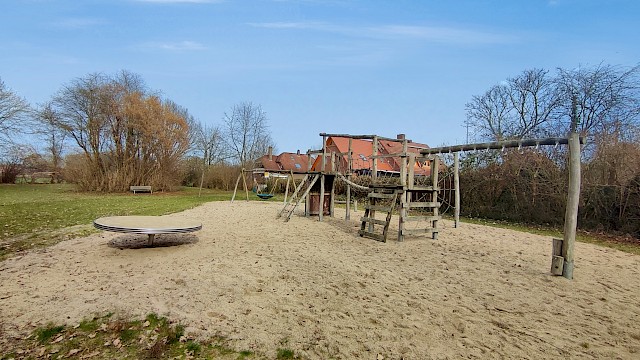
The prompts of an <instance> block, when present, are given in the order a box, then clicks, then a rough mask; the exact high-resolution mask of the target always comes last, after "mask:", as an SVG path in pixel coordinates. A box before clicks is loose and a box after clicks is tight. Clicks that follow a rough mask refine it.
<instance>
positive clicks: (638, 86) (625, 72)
mask: <svg viewBox="0 0 640 360" xmlns="http://www.w3.org/2000/svg"><path fill="white" fill-rule="evenodd" d="M558 72H559V75H558V79H557V87H558V90H559V92H560V94H561V95H562V101H563V103H562V105H563V106H562V113H561V118H560V120H561V125H560V126H561V127H562V128H563V129H565V130H566V129H568V127H569V125H570V121H568V120H569V119H571V111H572V102H574V101H575V102H576V103H577V111H578V114H577V115H578V118H579V119H580V124H578V131H579V132H580V133H582V134H583V135H588V134H589V133H591V134H592V135H594V134H600V135H606V134H612V133H620V130H621V128H625V127H627V126H630V125H634V124H635V125H637V124H638V115H639V114H640V79H639V78H638V76H639V75H640V66H635V67H633V68H630V69H623V68H619V67H615V66H612V65H603V64H600V65H598V66H595V67H592V68H588V67H580V68H577V69H574V70H565V69H558ZM624 130H626V129H623V132H624Z"/></svg>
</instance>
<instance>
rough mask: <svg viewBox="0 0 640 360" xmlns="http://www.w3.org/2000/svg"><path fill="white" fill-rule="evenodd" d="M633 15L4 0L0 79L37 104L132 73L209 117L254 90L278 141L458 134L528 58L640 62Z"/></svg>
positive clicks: (434, 138) (563, 0)
mask: <svg viewBox="0 0 640 360" xmlns="http://www.w3.org/2000/svg"><path fill="white" fill-rule="evenodd" d="M639 19H640V1H637V0H609V1H605V0H599V1H597V0H503V1H497V0H461V1H456V0H450V1H444V0H437V1H436V0H423V1H418V0H414V1H409V0H396V1H391V0H389V1H378V0H242V1H240V0H235V1H234V0H209V1H207V0H110V1H109V0H64V1H63V0H60V1H56V0H22V1H21V0H3V1H2V2H1V3H0V78H2V80H3V81H4V82H5V85H6V86H8V87H9V88H11V89H12V90H13V91H15V92H16V93H18V94H19V95H20V96H22V97H24V98H26V99H27V100H28V101H29V102H31V103H34V104H36V103H42V102H45V101H47V100H48V99H50V97H51V96H52V95H53V94H54V93H55V92H56V91H57V90H58V89H60V87H61V86H62V85H63V84H65V83H68V82H69V81H71V80H72V79H74V78H77V77H82V76H85V75H87V74H89V73H94V72H102V73H105V74H115V73H116V72H118V71H120V70H122V69H125V70H129V71H131V72H134V73H137V74H139V75H141V76H142V77H143V79H144V80H145V81H146V83H147V85H148V86H149V87H150V88H152V89H155V90H159V91H161V92H162V94H163V96H165V97H167V98H169V99H171V100H173V101H175V102H176V103H178V104H180V105H182V106H184V107H186V108H188V109H189V111H190V112H191V114H193V116H194V117H195V118H197V119H198V120H199V121H201V122H203V123H208V124H219V123H221V119H222V116H223V114H224V112H225V111H229V110H230V109H231V107H232V106H233V105H234V104H238V103H240V102H243V101H251V102H253V103H254V104H260V105H261V106H262V108H263V110H264V111H265V112H266V113H267V116H268V118H269V124H270V127H271V132H272V137H273V139H274V140H275V142H276V144H277V149H278V150H279V151H295V150H297V149H300V150H302V151H305V150H306V149H308V148H317V147H319V146H320V144H321V140H320V137H319V136H318V134H319V133H320V132H330V133H351V134H378V135H382V136H389V137H394V136H395V135H396V134H398V133H406V134H407V137H408V138H410V139H412V140H414V141H418V142H423V143H427V144H429V145H431V146H438V145H444V144H447V145H452V144H459V143H465V142H466V130H465V127H464V121H465V112H464V106H465V104H466V103H467V102H469V101H470V99H471V97H472V96H473V95H479V94H481V93H483V92H484V91H486V90H487V89H488V88H489V87H491V86H492V85H494V84H497V83H499V82H500V81H502V80H504V79H506V78H508V77H512V76H515V75H518V74H519V73H520V72H522V71H523V70H525V69H528V68H533V67H536V68H545V69H549V70H554V69H556V68H558V67H562V68H567V69H571V68H575V67H577V66H581V65H582V66H585V65H586V66H589V65H597V64H599V63H606V64H612V65H621V66H634V65H638V64H639V63H640V41H639V40H638V36H639V35H640V20H639Z"/></svg>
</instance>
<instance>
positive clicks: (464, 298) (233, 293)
mask: <svg viewBox="0 0 640 360" xmlns="http://www.w3.org/2000/svg"><path fill="white" fill-rule="evenodd" d="M280 208H281V206H280V205H279V204H274V203H265V202H244V201H236V202H235V203H233V204H232V203H229V202H213V203H208V204H205V205H203V206H201V207H198V208H196V209H193V210H189V211H185V212H182V213H178V214H174V215H171V216H169V217H171V218H181V219H197V220H200V221H202V222H203V224H204V227H203V229H202V230H201V231H199V232H197V233H194V234H189V235H171V236H158V237H157V238H156V243H157V244H159V245H161V246H158V247H154V248H143V247H141V246H142V245H143V244H144V243H145V242H146V237H145V236H133V235H125V234H117V233H105V232H103V233H100V234H95V235H92V236H89V237H86V238H79V239H74V240H70V241H65V242H62V243H60V244H58V245H56V246H53V247H51V248H48V249H45V250H39V251H33V252H30V253H28V254H25V255H23V256H19V257H15V258H12V259H9V260H6V261H4V262H2V263H0V319H2V322H4V327H5V329H4V330H5V335H7V334H18V333H19V332H24V331H27V330H28V329H30V328H31V327H32V326H34V325H37V324H44V323H46V322H49V321H54V322H63V323H77V322H78V321H80V320H81V319H83V318H86V317H89V316H91V315H94V314H104V313H106V312H109V311H113V312H116V313H117V314H119V315H121V316H139V317H142V316H144V315H145V314H147V313H150V312H156V313H158V314H162V315H166V316H168V317H170V318H171V319H172V320H175V321H180V322H181V323H183V324H185V325H186V326H187V332H188V334H190V335H191V336H194V337H206V336H210V335H223V336H226V337H228V338H230V339H232V342H233V345H235V346H236V347H237V349H238V350H254V351H257V353H258V354H260V355H261V356H263V357H267V358H274V357H275V352H276V350H277V349H278V348H289V349H292V350H294V351H295V352H296V353H297V354H299V355H302V356H303V357H305V358H312V359H324V358H331V357H333V358H339V359H352V358H363V359H376V358H379V357H380V355H382V356H384V358H385V359H400V358H404V359H430V358H433V359H457V358H522V359H525V358H531V359H547V358H607V359H615V358H620V359H639V358H640V256H635V255H630V254H626V253H622V252H619V251H616V250H611V249H607V248H601V247H597V246H593V245H588V244H582V243H578V244H576V267H575V279H574V280H573V281H569V280H566V279H564V278H562V277H553V276H550V274H549V268H550V263H551V256H550V255H551V238H549V237H543V236H537V235H531V234H525V233H519V232H515V231H510V230H503V229H496V228H489V227H484V226H478V225H470V224H462V226H461V227H460V228H453V226H452V224H451V223H450V222H446V221H445V222H443V223H444V224H443V228H442V230H441V232H440V236H439V239H438V240H436V241H434V240H431V239H430V238H415V237H414V238H408V239H407V240H406V241H405V242H403V243H398V242H396V241H390V242H388V243H379V242H376V241H373V240H370V239H364V238H360V237H357V236H356V235H355V231H356V229H357V228H358V227H359V224H358V223H357V222H356V221H355V220H354V221H352V222H350V223H347V222H345V221H344V220H341V219H340V218H336V219H328V220H327V221H325V222H318V221H317V219H316V220H315V221H314V220H312V219H310V218H304V217H299V216H295V215H294V217H293V218H292V219H291V221H290V222H289V223H284V222H283V221H282V220H281V219H279V220H276V219H275V217H276V214H277V213H278V211H279V210H280ZM338 215H341V214H338ZM358 215H361V213H359V214H357V215H354V216H353V218H354V219H357V218H359V216H358ZM393 237H394V236H393V235H392V236H391V238H393Z"/></svg>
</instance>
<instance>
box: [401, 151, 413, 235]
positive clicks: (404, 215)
mask: <svg viewBox="0 0 640 360" xmlns="http://www.w3.org/2000/svg"><path fill="white" fill-rule="evenodd" d="M407 152H408V144H407V140H406V139H405V140H404V141H403V142H402V156H400V185H401V186H402V193H401V194H400V216H399V218H400V219H399V220H398V241H404V235H403V234H402V231H403V230H404V223H405V221H406V218H407V196H410V195H409V194H411V193H410V192H409V191H407V162H408V161H409V158H408V157H407Z"/></svg>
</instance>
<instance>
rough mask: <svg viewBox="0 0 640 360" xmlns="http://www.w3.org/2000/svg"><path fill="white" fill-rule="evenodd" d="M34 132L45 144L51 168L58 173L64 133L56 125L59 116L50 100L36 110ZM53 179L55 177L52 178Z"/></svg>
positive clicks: (60, 165)
mask: <svg viewBox="0 0 640 360" xmlns="http://www.w3.org/2000/svg"><path fill="white" fill-rule="evenodd" d="M36 121H37V122H38V124H39V126H37V127H36V129H37V130H36V134H37V135H38V136H39V137H40V138H42V139H43V140H44V142H45V144H46V150H47V151H48V152H49V155H50V156H51V170H52V171H53V172H54V173H56V174H58V173H59V172H60V170H61V168H62V154H63V149H64V144H65V139H66V133H65V132H64V131H63V130H62V129H61V128H60V127H59V126H58V124H59V123H60V116H59V114H57V113H56V111H55V109H54V108H53V105H52V104H51V102H48V103H46V104H44V105H41V106H40V107H39V109H38V110H37V111H36ZM53 180H54V181H55V180H56V178H54V179H53Z"/></svg>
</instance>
